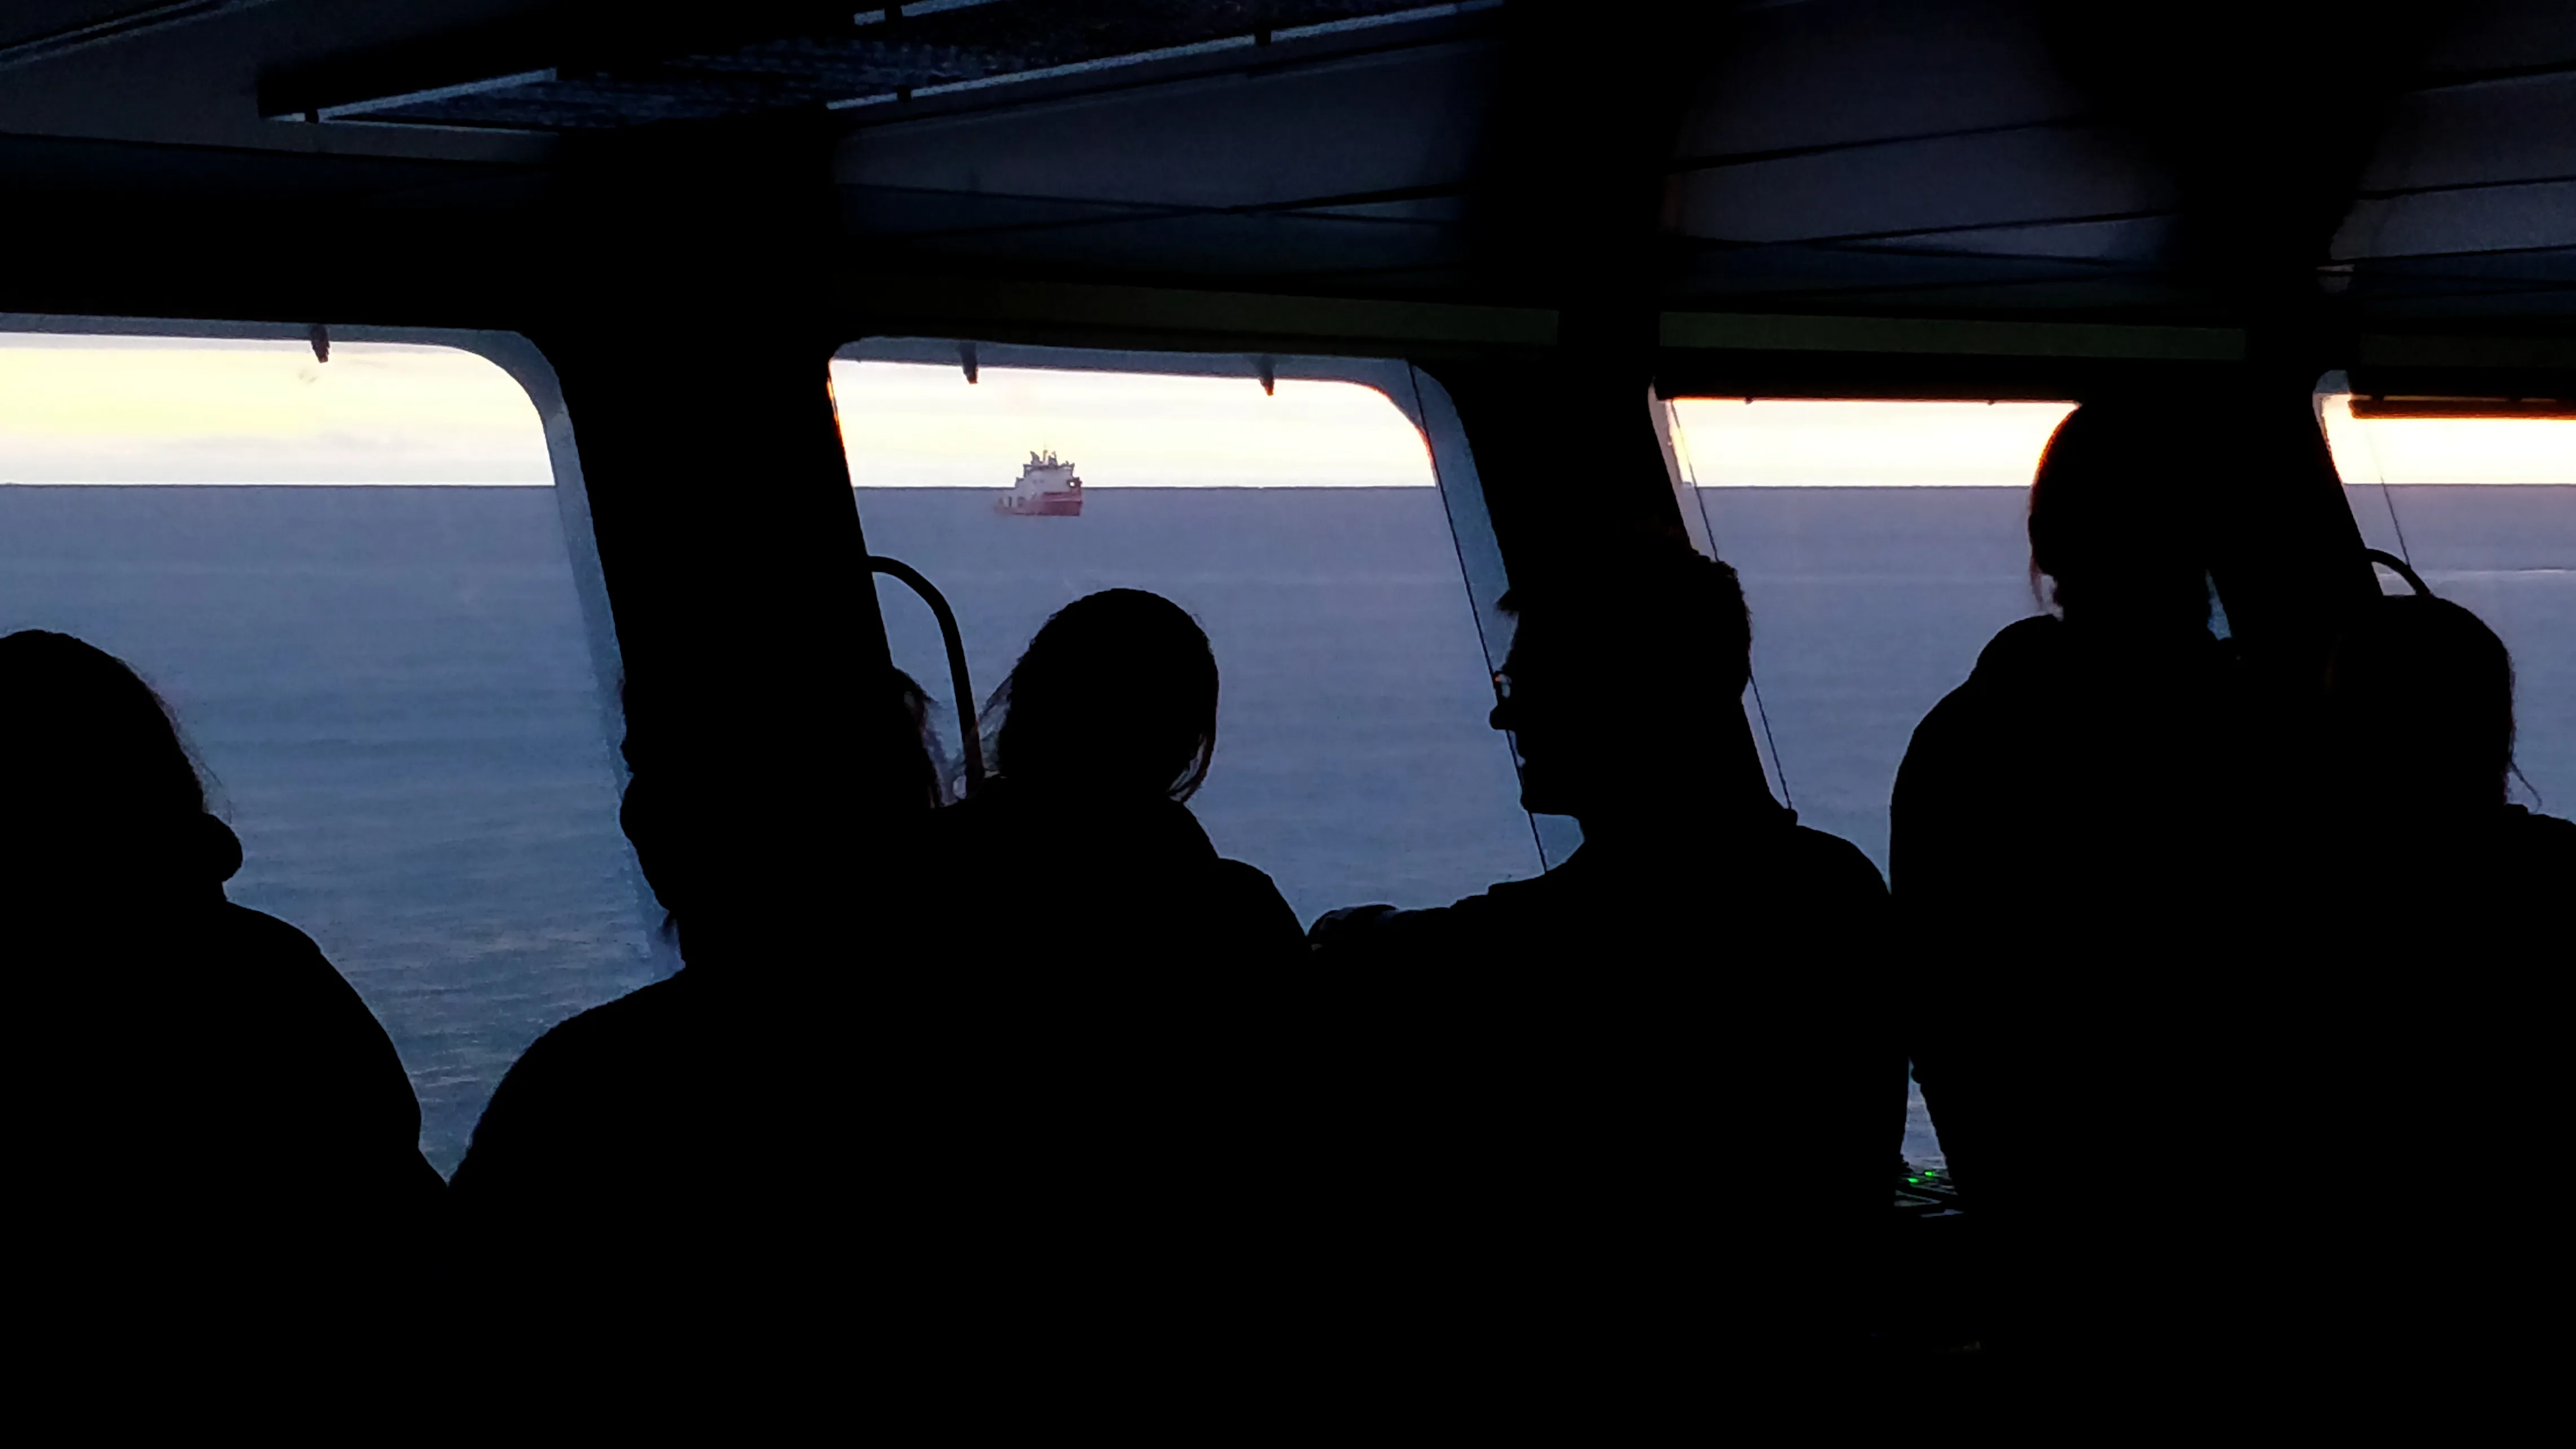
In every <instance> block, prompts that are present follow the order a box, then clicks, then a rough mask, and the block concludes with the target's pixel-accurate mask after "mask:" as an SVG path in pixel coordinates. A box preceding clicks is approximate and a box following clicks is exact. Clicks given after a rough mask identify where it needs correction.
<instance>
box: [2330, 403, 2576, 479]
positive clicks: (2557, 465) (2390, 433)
mask: <svg viewBox="0 0 2576 1449" xmlns="http://www.w3.org/2000/svg"><path fill="white" fill-rule="evenodd" d="M2318 410H2319V411H2320V412H2321V413H2323V414H2324V415H2325V423H2326V445H2327V446H2328V447H2330V448H2332V449H2333V450H2334V460H2335V471H2336V472H2338V473H2340V474H2342V475H2343V481H2344V482H2346V483H2576V418H2356V417H2354V416H2353V415H2352V394H2350V393H2335V394H2332V395H2330V396H2328V397H2326V398H2325V399H2323V400H2322V401H2321V403H2320V404H2319V408H2318Z"/></svg>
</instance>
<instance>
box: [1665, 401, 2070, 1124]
mask: <svg viewBox="0 0 2576 1449" xmlns="http://www.w3.org/2000/svg"><path fill="white" fill-rule="evenodd" d="M2071 407H2072V404H2068V403H2024V402H2009V403H1956V402H1842V401H1801V400H1777V401H1775V400H1767V399H1765V400H1755V401H1751V402H1748V401H1746V400H1744V399H1742V398H1682V399H1677V400H1675V401H1674V403H1673V404H1672V418H1673V435H1674V451H1675V453H1676V455H1677V457H1678V460H1679V461H1680V463H1681V464H1682V468H1683V476H1684V479H1685V481H1686V482H1688V483H1689V484H1690V485H1691V487H1690V492H1691V494H1692V495H1693V497H1694V498H1695V499H1696V501H1697V503H1698V505H1699V508H1700V510H1701V516H1702V518H1703V520H1704V521H1705V524H1706V527H1707V530H1708V538H1709V542H1710V546H1711V547H1712V548H1713V549H1714V550H1715V551H1716V553H1717V556H1718V557H1720V558H1722V559H1724V560H1726V561H1727V562H1728V563H1730V564H1732V565H1734V566H1735V569H1736V572H1737V573H1738V574H1739V575H1740V576H1741V577H1742V578H1743V580H1744V595H1745V600H1746V602H1747V603H1748V604H1750V605H1751V606H1752V609H1753V682H1754V688H1755V690H1756V691H1758V693H1759V704H1758V708H1759V710H1760V713H1761V715H1762V716H1763V718H1762V720H1760V721H1757V725H1756V728H1757V730H1760V729H1762V728H1763V727H1764V726H1765V725H1766V724H1767V729H1768V735H1769V739H1770V742H1771V745H1772V747H1773V749H1774V750H1775V753H1776V757H1777V758H1776V768H1777V769H1778V772H1779V780H1780V783H1781V786H1782V788H1783V789H1784V790H1785V791H1786V792H1787V794H1788V797H1789V802H1790V803H1791V804H1792V805H1793V806H1795V808H1796V809H1797V811H1798V819H1799V823H1801V824H1804V825H1809V826H1812V827H1814V828H1816V829H1818V830H1823V831H1826V832H1829V833H1831V834H1834V835H1839V836H1842V837H1843V838H1844V839H1846V840H1849V841H1851V842H1852V843H1853V844H1854V845H1857V846H1859V847H1860V848H1861V849H1862V850H1863V851H1865V852H1867V853H1868V855H1869V857H1870V859H1871V860H1873V861H1875V862H1877V864H1878V867H1879V869H1880V870H1881V871H1882V872H1884V871H1885V870H1886V869H1887V802H1888V795H1889V792H1890V791H1891V790H1892V789H1893V788H1894V786H1895V783H1896V767H1897V765H1898V764H1899V763H1900V762H1902V761H1903V760H1904V758H1905V747H1906V745H1907V743H1908V742H1909V741H1911V740H1912V739H1913V737H1914V727H1915V725H1917V724H1919V723H1921V721H1922V719H1923V716H1924V715H1926V714H1928V713H1930V712H1931V709H1932V707H1933V706H1934V705H1936V704H1938V703H1940V702H1941V697H1942V696H1943V695H1945V694H1948V693H1949V692H1950V691H1951V690H1952V689H1955V688H1957V687H1958V686H1959V684H1960V683H1961V682H1963V681H1964V680H1966V679H1967V677H1968V671H1969V670H1970V669H1972V668H1973V667H1975V665H1976V662H1977V655H1978V653H1979V651H1981V650H1983V649H1984V648H1985V646H1986V641H1988V640H1989V639H1992V638H1993V637H1994V635H1995V633H1996V631H1997V630H1999V629H2002V628H2003V627H2004V626H2005V625H2007V624H2010V623H2012V622H2013V621H2014V620H2016V619H2021V618H2026V617H2028V616H2029V615H2031V614H2034V613H2037V612H2039V611H2040V606H2039V603H2038V601H2037V599H2036V598H2035V597H2034V596H2033V594H2032V591H2031V580H2030V540H2029V534H2028V532H2027V529H2026V527H2025V524H2026V521H2027V519H2028V516H2029V494H2030V479H2031V474H2032V472H2033V471H2034V470H2035V469H2036V468H2037V467H2038V465H2039V454H2040V450H2041V449H2042V448H2043V447H2045V446H2046V445H2047V443H2048V435H2049V433H2050V432H2051V431H2052V430H2053V429H2055V428H2056V426H2057V424H2058V422H2059V421H2060V420H2061V419H2063V418H2064V417H2065V416H2066V414H2067V412H2068V411H2069V410H2070V408H2071ZM1905 1151H1906V1155H1907V1157H1909V1158H1910V1159H1912V1160H1913V1161H1914V1162H1916V1163H1917V1164H1920V1165H1931V1164H1937V1163H1940V1162H1941V1161H1942V1160H1943V1159H1942V1155H1941V1151H1940V1147H1939V1144H1938V1142H1937V1141H1936V1140H1935V1139H1934V1137H1933V1135H1932V1131H1931V1123H1930V1119H1929V1118H1928V1117H1927V1116H1926V1115H1925V1112H1924V1109H1923V1103H1922V1099H1921V1097H1920V1096H1917V1097H1915V1098H1914V1099H1913V1101H1912V1103H1911V1105H1910V1106H1909V1108H1908V1111H1907V1118H1906V1138H1905Z"/></svg>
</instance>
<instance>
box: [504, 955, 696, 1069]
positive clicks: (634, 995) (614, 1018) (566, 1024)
mask: <svg viewBox="0 0 2576 1449" xmlns="http://www.w3.org/2000/svg"><path fill="white" fill-rule="evenodd" d="M693 987H694V983H693V982H691V981H690V979H689V974H688V972H687V971H686V970H683V971H681V972H679V973H678V974H676V975H673V976H670V977H667V978H665V979H663V980H660V981H656V982H654V983H652V984H651V985H649V986H641V987H637V988H636V989H635V990H633V991H630V992H628V993H626V994H625V995H624V996H620V997H618V998H617V999H615V1000H614V1001H608V1002H603V1003H601V1004H600V1005H598V1006H594V1007H592V1008H590V1009H589V1010H587V1011H582V1012H577V1013H575V1014H574V1015H572V1016H569V1017H566V1018H565V1019H564V1020H562V1021H560V1022H557V1023H556V1024H555V1025H554V1026H552V1027H550V1028H548V1029H547V1031H546V1032H545V1033H544V1034H543V1035H541V1036H539V1037H538V1038H537V1039H536V1041H535V1042H534V1043H532V1044H531V1045H530V1046H529V1047H528V1050H527V1051H526V1053H525V1054H523V1055H522V1056H521V1057H520V1058H519V1062H520V1065H522V1066H524V1065H527V1064H529V1063H531V1062H535V1063H538V1064H539V1065H548V1064H551V1063H553V1062H554V1061H556V1060H558V1059H560V1058H564V1057H572V1056H581V1057H589V1056H596V1055H599V1054H601V1053H603V1052H615V1051H619V1050H634V1049H644V1050H650V1049H651V1045H652V1043H653V1042H655V1041H657V1040H658V1039H659V1038H661V1037H663V1036H665V1035H667V1034H669V1033H670V1032H671V1031H672V1030H673V1029H675V1028H677V1027H681V1026H683V1025H684V1024H686V1023H687V1022H689V1021H690V1020H692V1019H693V1018H694V1017H695V1016H696V1015H697V1012H696V1009H695V1003H694V1002H693V1001H692V1000H691V998H692V997H694V996H695V995H696V992H695V990H694V989H693ZM517 1070H518V1067H513V1068H511V1071H512V1072H513V1073H515V1072H516V1071H517Z"/></svg>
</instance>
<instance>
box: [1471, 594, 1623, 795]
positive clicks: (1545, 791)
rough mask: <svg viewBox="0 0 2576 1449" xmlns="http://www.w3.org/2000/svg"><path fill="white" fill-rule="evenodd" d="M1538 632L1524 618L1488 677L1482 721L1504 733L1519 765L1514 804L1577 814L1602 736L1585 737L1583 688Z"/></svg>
mask: <svg viewBox="0 0 2576 1449" xmlns="http://www.w3.org/2000/svg"><path fill="white" fill-rule="evenodd" d="M1566 663H1567V661H1566V660H1565V659H1564V657H1563V655H1562V652H1561V651H1560V650H1558V649H1557V648H1555V647H1554V646H1553V644H1552V642H1551V640H1550V639H1549V637H1548V636H1547V634H1546V633H1544V632H1543V631H1533V630H1532V629H1530V627H1529V626H1528V624H1527V623H1526V622H1524V623H1523V624H1522V625H1521V627H1520V628H1518V629H1517V630H1515V631H1514V632H1513V635H1512V647H1511V652H1510V653H1509V654H1507V655H1505V656H1504V659H1503V667H1502V669H1501V670H1500V671H1498V672H1497V673H1496V674H1495V675H1494V711H1493V714H1492V715H1491V716H1490V717H1489V719H1488V722H1489V723H1490V724H1492V725H1493V727H1494V728H1495V729H1498V730H1503V731H1506V732H1508V733H1509V734H1510V735H1511V737H1512V743H1513V746H1514V748H1515V750H1516V751H1517V752H1518V754H1519V755H1520V762H1521V808H1522V809H1524V810H1528V811H1532V812H1534V813H1537V814H1540V815H1578V814H1581V813H1582V811H1583V809H1584V806H1585V804H1586V803H1587V801H1588V800H1589V798H1590V794H1591V791H1590V789H1589V782H1590V779H1591V776H1592V774H1593V773H1594V772H1595V771H1597V770H1598V769H1599V768H1600V765H1601V748H1602V744H1603V742H1602V741H1599V740H1595V739H1592V738H1590V735H1591V733H1592V730H1591V720H1590V717H1589V714H1588V712H1587V711H1586V710H1585V709H1584V707H1583V703H1584V702H1583V699H1582V695H1583V690H1582V689H1581V687H1580V685H1579V683H1578V682H1577V680H1576V678H1575V677H1574V674H1573V672H1572V671H1570V670H1569V669H1568V668H1566Z"/></svg>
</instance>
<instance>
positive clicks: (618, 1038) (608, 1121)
mask: <svg viewBox="0 0 2576 1449" xmlns="http://www.w3.org/2000/svg"><path fill="white" fill-rule="evenodd" d="M694 994H695V993H694V991H693V990H692V987H691V986H690V984H688V972H687V970H686V969H683V970H682V971H681V972H680V973H679V974H678V975H675V976H672V977H670V978H668V979H666V980H662V981H657V982H655V983H653V984H652V985H650V986H645V987H642V988H639V989H637V990H635V991H630V992H628V993H627V994H626V995H624V996H621V997H619V998H617V999H616V1000H614V1001H611V1002H608V1003H606V1004H604V1005H600V1006H594V1007H592V1008H591V1009H589V1010H588V1011H584V1012H580V1013H578V1014H576V1015H574V1016H572V1017H569V1018H567V1019H566V1020H564V1021H562V1022H559V1023H557V1024H556V1025H555V1026H554V1027H553V1028H551V1029H550V1030H548V1031H546V1032H545V1033H544V1034H543V1035H541V1036H539V1037H538V1038H537V1039H536V1041H535V1042H534V1043H532V1044H530V1046H529V1047H528V1049H527V1050H526V1051H524V1052H522V1053H520V1054H519V1059H518V1060H517V1061H515V1062H513V1063H511V1064H510V1069H509V1071H507V1072H505V1073H503V1074H502V1076H501V1084H500V1086H499V1087H497V1088H496V1089H494V1091H493V1093H492V1100H491V1102H490V1103H489V1104H488V1105H486V1106H485V1107H484V1109H483V1116H482V1118H481V1120H479V1121H477V1122H476V1123H475V1124H474V1136H473V1140H472V1142H471V1143H470V1144H469V1145H468V1147H467V1149H466V1153H465V1160H464V1162H463V1163H461V1164H459V1166H458V1167H457V1170H456V1174H455V1176H454V1177H453V1178H452V1179H451V1180H450V1185H451V1186H452V1187H455V1188H458V1189H462V1190H465V1191H466V1192H468V1193H469V1194H474V1195H481V1194H484V1193H487V1192H493V1191H500V1192H509V1191H516V1190H522V1189H524V1188H525V1187H526V1186H527V1185H528V1184H530V1183H533V1182H541V1181H550V1180H553V1179H554V1178H555V1177H557V1176H559V1175H560V1174H561V1173H563V1172H565V1171H569V1170H572V1167H571V1165H572V1164H574V1163H575V1162H577V1161H584V1160H587V1159H589V1158H590V1157H594V1156H597V1155H599V1154H600V1153H603V1152H605V1153H609V1154H611V1155H614V1154H615V1153H616V1152H617V1151H618V1150H620V1149H622V1148H628V1147H632V1146H633V1145H634V1144H633V1143H632V1142H631V1141H629V1140H628V1139H629V1138H631V1137H632V1136H633V1135H634V1133H633V1128H634V1126H635V1123H634V1120H633V1119H635V1118H637V1117H638V1116H639V1115H640V1116H642V1117H646V1118H649V1117H652V1116H654V1115H655V1107H656V1097H657V1093H667V1091H668V1090H669V1089H670V1088H671V1085H672V1081H673V1078H674V1077H675V1075H676V1073H675V1068H684V1067H687V1066H692V1065H695V1064H696V1063H697V1061H698V1057H699V1054H697V1053H691V1052H686V1051H685V1050H683V1051H674V1047H675V1046H681V1045H683V1044H682V1043H681V1042H680V1041H679V1040H678V1038H680V1037H681V1036H683V1035H684V1033H685V1032H686V1030H687V1028H688V1025H689V1024H690V1021H691V1018H692V1017H693V1015H695V1014H696V1013H695V1012H694V1010H693V1008H694V1007H695V1006H696V1004H697V1003H695V1002H693V1001H692V1000H691V998H692V996H693V995H694ZM664 1105H667V1103H665V1104H664Z"/></svg>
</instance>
